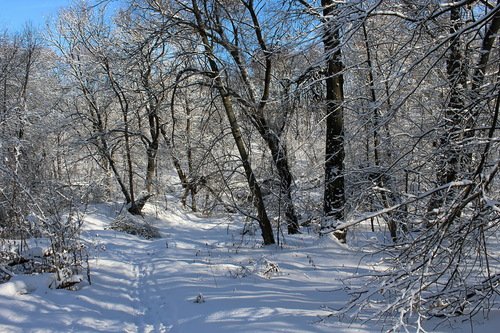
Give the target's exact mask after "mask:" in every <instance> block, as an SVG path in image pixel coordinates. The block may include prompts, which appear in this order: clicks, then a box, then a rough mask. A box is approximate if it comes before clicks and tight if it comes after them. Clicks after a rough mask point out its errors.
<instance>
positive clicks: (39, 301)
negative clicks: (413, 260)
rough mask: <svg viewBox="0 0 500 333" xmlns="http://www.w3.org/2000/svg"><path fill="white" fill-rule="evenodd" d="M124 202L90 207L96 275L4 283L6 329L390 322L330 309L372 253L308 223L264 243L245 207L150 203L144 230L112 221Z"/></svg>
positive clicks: (321, 326)
mask: <svg viewBox="0 0 500 333" xmlns="http://www.w3.org/2000/svg"><path fill="white" fill-rule="evenodd" d="M119 209H120V206H119V205H114V204H102V205H97V206H93V207H92V208H90V209H89V210H88V212H87V215H86V217H85V224H84V231H83V233H82V237H83V239H84V242H85V243H86V244H87V246H88V248H89V251H90V258H91V259H90V265H91V266H90V267H91V283H92V284H91V285H85V286H83V287H82V288H81V289H80V290H77V291H68V290H55V289H49V288H48V285H49V284H50V282H51V276H50V275H43V276H42V275H36V276H22V275H17V276H15V277H14V278H12V279H11V280H10V281H9V282H7V283H4V284H1V285H0V332H172V333H173V332H187V333H189V332H204V333H209V332H214V333H223V332H231V333H243V332H290V333H292V332H297V333H299V332H301V333H305V332H380V331H386V328H385V326H384V323H383V321H382V320H375V319H369V320H368V316H366V317H365V316H364V315H363V313H361V314H360V321H352V320H351V319H346V318H344V319H341V318H338V317H333V316H329V315H330V314H331V311H329V310H328V309H336V308H340V307H341V306H342V305H343V304H344V303H345V302H346V300H347V297H348V296H347V294H346V292H345V288H346V286H347V285H348V283H352V279H351V278H352V277H354V276H356V275H359V274H364V273H366V272H367V269H369V267H367V266H366V265H368V263H369V262H370V260H362V258H365V259H366V253H361V252H360V251H359V250H352V249H350V248H348V247H346V246H344V245H341V244H339V243H337V242H336V241H335V240H333V239H330V238H328V237H322V238H321V239H318V237H317V236H316V235H312V234H311V235H310V234H308V233H307V232H305V233H303V234H301V235H297V236H288V235H285V237H284V239H283V238H282V239H281V241H282V244H281V245H280V246H269V247H262V246H261V245H260V238H259V235H258V234H259V233H258V232H257V233H256V235H253V236H252V235H249V234H248V233H247V234H245V235H244V236H243V235H242V230H243V227H244V223H243V222H242V220H241V219H239V218H237V217H224V218H204V217H203V218H202V217H199V216H196V215H194V214H187V213H185V212H184V211H182V210H180V209H176V208H175V207H169V210H168V211H165V210H162V209H159V208H156V207H154V206H152V205H149V206H146V214H145V215H146V217H145V218H146V219H147V220H148V221H149V222H151V223H152V224H153V225H155V226H156V227H157V228H159V230H160V232H161V234H162V238H160V239H153V240H146V239H143V238H140V237H137V236H133V235H129V234H125V233H122V232H118V231H115V230H109V229H108V226H109V224H110V223H111V222H112V221H113V219H114V218H115V216H116V214H117V212H118V211H119ZM373 262H375V260H373ZM348 281H349V282H348ZM489 318H490V320H488V321H484V320H483V319H482V318H478V319H477V320H475V321H474V322H473V328H474V332H498V331H497V329H498V327H499V326H500V314H499V313H490V315H489ZM363 319H364V321H363ZM435 324H436V323H429V325H430V326H428V330H429V331H432V332H470V331H471V330H472V327H471V323H470V322H469V321H465V322H460V321H456V322H454V323H452V326H450V325H441V326H439V327H438V328H435ZM433 325H434V326H433Z"/></svg>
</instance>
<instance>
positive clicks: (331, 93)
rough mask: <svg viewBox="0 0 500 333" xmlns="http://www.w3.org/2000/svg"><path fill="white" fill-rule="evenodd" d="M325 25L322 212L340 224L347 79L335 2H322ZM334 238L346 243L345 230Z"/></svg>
mask: <svg viewBox="0 0 500 333" xmlns="http://www.w3.org/2000/svg"><path fill="white" fill-rule="evenodd" d="M321 5H322V6H323V17H324V19H325V22H324V30H325V31H324V34H323V44H324V51H325V56H326V64H327V68H326V112H327V115H326V140H325V188H324V197H323V211H324V214H325V216H326V217H332V218H334V219H335V220H337V221H342V220H343V219H344V206H345V189H344V157H345V153H344V115H343V113H344V110H343V106H342V103H343V101H344V77H343V74H342V71H343V63H342V53H341V50H340V32H339V29H340V27H338V26H336V25H335V24H334V20H333V18H332V17H331V16H332V14H333V13H334V10H335V9H336V8H337V6H338V5H337V4H336V2H335V1H334V0H322V1H321ZM335 236H336V237H337V238H338V239H339V240H340V241H342V242H345V241H346V230H339V231H338V232H336V233H335Z"/></svg>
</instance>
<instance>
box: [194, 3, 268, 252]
mask: <svg viewBox="0 0 500 333" xmlns="http://www.w3.org/2000/svg"><path fill="white" fill-rule="evenodd" d="M191 2H192V5H193V13H194V15H195V18H196V23H197V30H198V31H197V32H198V34H199V35H200V37H201V40H202V42H203V46H204V48H205V52H206V54H207V57H208V63H209V65H210V69H211V70H212V72H213V73H214V77H213V80H214V82H215V85H216V88H217V90H218V91H219V94H220V95H221V98H222V104H223V106H224V110H225V111H226V116H227V118H228V120H229V125H230V127H231V133H232V135H233V138H234V141H235V143H236V147H237V148H238V152H239V154H240V158H241V162H242V163H243V168H244V170H245V175H246V178H247V182H248V186H249V188H250V192H251V194H252V201H253V204H254V207H255V208H256V210H257V216H258V220H259V226H260V229H261V231H262V238H263V240H264V244H265V245H269V244H274V243H275V241H274V235H273V229H272V226H271V222H270V221H269V218H268V216H267V212H266V207H265V205H264V200H263V198H262V193H261V189H260V186H259V184H258V182H257V179H256V178H255V174H254V172H253V170H252V166H251V165H250V159H249V156H248V152H247V150H246V148H245V143H244V142H243V138H242V136H241V131H240V126H239V124H238V121H237V119H236V114H235V112H234V109H233V103H232V100H231V97H230V95H229V93H228V91H227V89H225V87H224V83H223V81H222V79H221V75H220V74H221V72H220V70H219V67H218V65H217V62H216V61H215V56H214V53H213V50H212V48H211V46H210V43H209V40H208V35H207V32H206V28H205V23H204V21H203V18H202V17H201V14H200V10H199V8H198V4H197V0H191Z"/></svg>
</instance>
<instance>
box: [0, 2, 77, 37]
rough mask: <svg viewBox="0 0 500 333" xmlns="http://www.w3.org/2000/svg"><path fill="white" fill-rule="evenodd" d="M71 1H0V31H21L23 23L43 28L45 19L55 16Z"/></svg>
mask: <svg viewBox="0 0 500 333" xmlns="http://www.w3.org/2000/svg"><path fill="white" fill-rule="evenodd" d="M71 3H72V0H0V31H2V30H4V29H5V28H7V29H8V31H9V32H17V31H21V30H22V29H23V27H24V25H25V22H28V21H30V22H31V23H32V24H33V25H34V26H35V27H44V24H45V20H46V19H47V17H50V16H51V15H52V16H55V15H56V14H57V11H58V10H59V9H60V8H61V7H65V6H68V5H70V4H71Z"/></svg>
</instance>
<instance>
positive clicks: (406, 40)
mask: <svg viewBox="0 0 500 333" xmlns="http://www.w3.org/2000/svg"><path fill="white" fill-rule="evenodd" d="M116 2H117V1H116V0H114V1H113V0H100V1H75V2H74V3H73V4H72V5H71V6H69V7H67V8H64V9H62V10H61V11H60V12H59V13H58V15H57V16H55V17H53V18H52V19H51V20H49V21H48V22H47V26H46V28H45V29H35V28H33V27H32V26H29V25H26V28H25V29H24V31H22V32H19V33H12V32H10V31H9V30H8V28H5V29H4V31H3V32H2V33H1V35H0V283H2V282H4V283H6V282H7V281H9V280H10V279H13V278H14V277H15V276H16V275H19V274H21V273H22V274H33V273H35V272H40V271H43V272H47V271H50V272H53V273H54V274H55V276H56V277H55V283H54V284H52V285H53V286H55V287H57V288H60V289H71V288H72V287H74V286H75V284H76V283H80V282H81V280H82V279H83V280H87V279H88V283H90V282H91V279H92V270H93V268H92V265H93V261H92V260H90V259H89V258H91V257H92V255H91V254H90V249H89V248H88V246H87V245H85V241H83V240H82V230H83V229H82V228H83V227H84V224H85V222H84V221H85V219H84V216H85V214H86V212H87V211H88V209H89V207H92V206H93V205H98V204H103V203H111V202H112V203H120V204H122V212H121V216H122V217H123V216H125V217H124V218H123V219H122V220H121V222H122V223H121V224H120V223H115V225H114V227H115V228H118V229H121V230H122V231H126V232H127V231H128V232H130V231H131V230H132V229H133V230H132V232H136V231H134V230H135V229H134V228H137V226H138V225H139V226H140V228H146V229H147V230H148V234H147V235H149V236H151V237H156V236H157V235H152V234H150V233H153V234H154V233H155V231H154V230H153V229H154V228H153V227H151V226H149V224H147V223H146V224H143V222H141V219H142V220H144V216H147V215H148V214H149V213H148V210H147V207H151V206H155V207H156V209H161V210H164V211H166V212H169V211H172V210H173V209H174V207H176V208H175V209H177V208H179V209H181V210H182V212H183V213H186V214H187V213H190V214H195V215H193V216H198V217H203V218H207V219H210V218H220V217H225V218H231V217H232V216H235V219H236V216H237V217H238V218H237V219H239V221H241V223H243V224H244V228H245V230H244V232H243V234H244V233H246V232H248V233H252V232H255V233H256V235H257V240H256V241H257V242H258V243H259V244H261V245H262V246H263V248H266V247H278V248H279V247H280V246H281V247H283V246H286V245H287V240H291V239H296V238H294V237H301V235H304V234H307V235H311V234H312V237H313V238H314V239H316V240H318V241H324V239H327V240H328V242H331V243H338V244H340V245H339V246H345V247H347V248H350V249H352V250H353V251H356V249H357V248H359V247H360V244H361V243H363V241H361V240H360V239H361V238H362V237H364V236H362V235H365V236H366V237H367V239H369V240H370V242H364V243H363V246H362V247H363V249H364V250H366V248H369V249H370V251H372V253H376V254H377V255H378V256H380V258H379V259H380V265H379V267H376V266H374V267H373V268H372V270H371V271H370V270H368V271H367V272H366V273H365V275H366V276H364V277H363V279H365V280H363V281H365V282H363V283H359V284H354V285H353V286H351V287H352V288H351V287H350V288H349V289H350V290H349V297H347V298H346V301H345V303H344V304H343V305H342V306H341V308H340V310H335V311H334V310H332V313H335V314H334V316H348V315H352V314H353V313H354V314H355V315H356V314H359V313H360V312H361V311H363V310H362V309H367V310H366V311H372V310H371V309H373V308H374V307H377V309H379V311H374V314H373V316H377V317H378V318H388V319H383V320H386V321H387V322H390V324H388V325H389V326H391V325H392V326H391V327H392V328H393V329H394V331H399V330H401V331H404V330H410V331H411V330H414V329H415V330H417V331H420V330H423V328H421V326H420V322H421V321H426V320H430V319H433V318H454V317H460V318H471V317H473V316H475V315H477V314H480V313H485V312H489V311H498V310H500V308H499V303H498V300H499V299H498V295H499V292H500V262H499V253H500V244H499V237H500V230H499V227H500V176H499V168H500V120H499V113H500V110H499V109H500V43H499V40H500V37H499V30H500V1H499V0H496V1H495V0H476V1H473V0H453V1H452V0H414V1H406V0H369V1H362V0H344V1H336V0H321V1H319V0H267V1H266V0H120V1H118V2H119V6H118V7H116V6H115V7H112V6H111V5H112V4H116ZM112 8H113V10H112ZM148 228H151V230H150V229H148ZM144 230H145V229H143V231H144ZM139 233H140V232H139ZM202 234H203V233H201V232H200V233H199V235H202ZM197 235H198V234H197ZM158 237H161V236H158ZM146 238H148V237H146ZM33 239H45V240H47V242H48V243H47V244H48V245H47V246H48V249H49V251H47V252H44V253H43V256H44V260H43V264H40V265H38V264H35V263H34V261H33V259H32V258H31V259H30V257H29V256H28V255H26V253H27V251H30V249H31V252H30V253H32V254H33V252H34V251H33V246H32V245H31V244H33ZM12 244H15V246H13V245H12ZM168 246H169V245H168V243H167V247H168ZM304 254H306V253H304ZM340 259H341V258H338V257H332V258H329V259H328V260H331V261H332V262H335V261H336V260H340ZM311 260H312V259H310V261H309V263H311ZM325 260H327V259H325ZM30 261H31V263H30ZM26 263H28V264H26ZM316 264H318V263H317V262H316ZM313 265H314V263H313ZM22 267H24V268H22ZM26 267H28V268H29V269H28V268H26ZM271 268H272V267H271ZM21 271H22V272H21ZM332 274H334V273H332ZM75 276H78V277H82V276H83V278H80V279H79V280H77V281H76V280H75V279H74V277H75ZM332 279H334V276H332ZM0 286H1V284H0ZM207 302H208V300H207ZM167 332H168V330H167Z"/></svg>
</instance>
